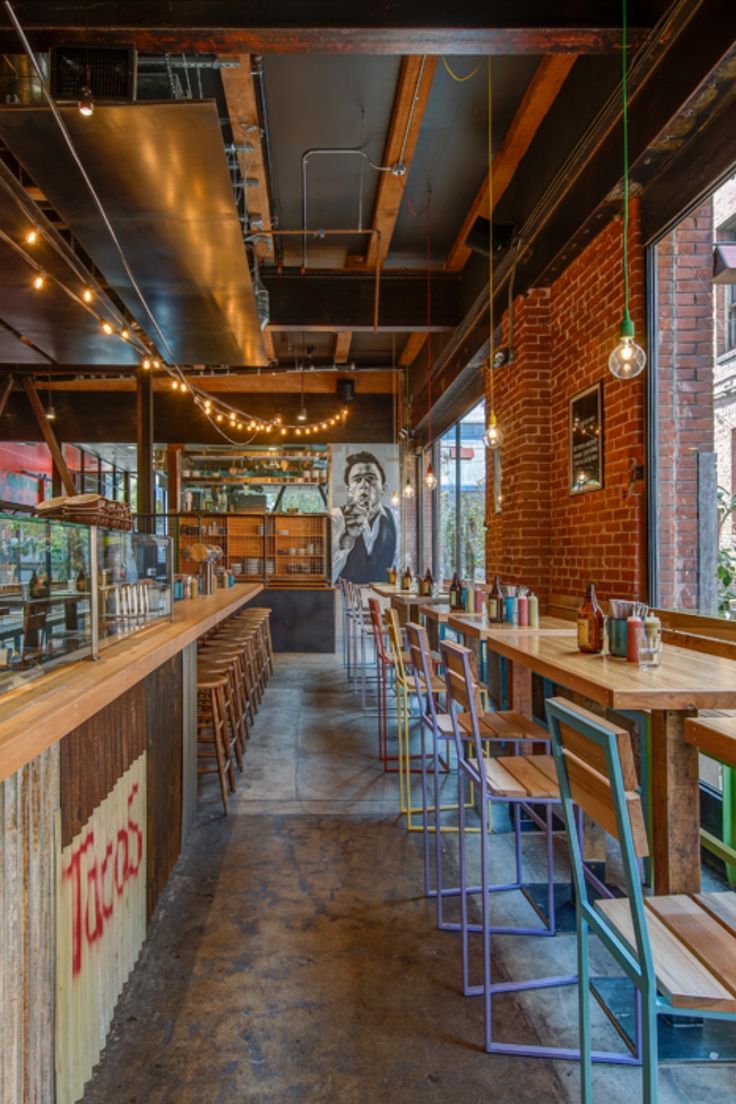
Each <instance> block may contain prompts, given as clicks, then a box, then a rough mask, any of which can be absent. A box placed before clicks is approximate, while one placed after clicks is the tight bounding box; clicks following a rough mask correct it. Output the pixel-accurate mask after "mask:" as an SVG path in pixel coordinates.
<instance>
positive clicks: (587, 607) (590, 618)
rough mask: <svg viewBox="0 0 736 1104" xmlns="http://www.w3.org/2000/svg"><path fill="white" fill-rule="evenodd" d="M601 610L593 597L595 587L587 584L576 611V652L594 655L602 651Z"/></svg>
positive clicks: (602, 618) (603, 619) (602, 622)
mask: <svg viewBox="0 0 736 1104" xmlns="http://www.w3.org/2000/svg"><path fill="white" fill-rule="evenodd" d="M604 621H605V618H604V616H603V610H602V609H601V607H600V606H599V605H598V599H597V598H596V596H595V585H594V584H593V583H588V585H587V586H586V588H585V598H584V600H583V604H582V605H581V607H580V609H579V610H578V650H579V651H581V652H588V653H593V654H594V653H596V652H602V651H603V624H604Z"/></svg>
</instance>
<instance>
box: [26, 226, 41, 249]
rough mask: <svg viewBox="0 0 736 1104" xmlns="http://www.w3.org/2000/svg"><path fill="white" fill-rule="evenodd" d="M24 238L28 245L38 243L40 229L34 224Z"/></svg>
mask: <svg viewBox="0 0 736 1104" xmlns="http://www.w3.org/2000/svg"><path fill="white" fill-rule="evenodd" d="M23 240H24V241H25V243H26V245H35V244H36V242H37V241H38V230H37V229H36V227H35V226H32V227H31V229H30V230H28V231H27V233H26V236H25V238H24V239H23Z"/></svg>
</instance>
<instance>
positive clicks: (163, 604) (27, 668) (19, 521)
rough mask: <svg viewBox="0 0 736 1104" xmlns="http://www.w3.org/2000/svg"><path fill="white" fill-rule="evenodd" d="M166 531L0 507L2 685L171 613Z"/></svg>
mask: <svg viewBox="0 0 736 1104" xmlns="http://www.w3.org/2000/svg"><path fill="white" fill-rule="evenodd" d="M171 569H172V552H171V541H170V540H169V539H168V538H167V537H161V536H154V535H153V534H148V533H135V532H121V531H120V530H111V529H102V528H99V527H97V526H87V525H79V524H75V523H72V522H66V521H56V520H54V521H52V520H45V519H43V518H37V517H32V516H29V515H0V693H3V692H5V691H7V690H10V689H13V688H14V687H15V686H17V685H20V684H22V683H23V682H25V681H26V680H27V679H29V678H33V677H34V676H36V675H38V674H40V673H41V672H43V671H46V670H49V669H51V668H52V667H54V666H56V665H58V664H59V663H64V662H70V661H72V660H76V659H81V658H83V657H84V656H93V657H94V656H96V655H97V654H98V649H99V647H100V646H101V645H104V643H106V642H107V643H110V642H112V641H113V640H118V639H120V638H121V637H122V636H127V635H130V634H131V633H134V632H137V631H139V630H140V629H141V628H144V627H146V626H147V625H149V624H151V623H152V622H154V621H156V620H158V619H160V618H162V617H170V616H171V611H172V605H171V602H172V585H171V584H172V581H171Z"/></svg>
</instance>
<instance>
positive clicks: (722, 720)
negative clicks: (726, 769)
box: [685, 713, 736, 766]
mask: <svg viewBox="0 0 736 1104" xmlns="http://www.w3.org/2000/svg"><path fill="white" fill-rule="evenodd" d="M685 742H686V743H688V744H694V745H695V747H697V748H698V749H699V750H700V751H701V752H702V753H703V754H704V755H710V756H711V757H712V758H713V759H720V760H721V761H722V762H725V763H729V764H731V765H733V766H736V715H729V714H727V713H721V714H720V715H718V716H707V717H706V716H704V715H703V713H699V714H698V716H697V717H689V718H688V719H687V720H686V721H685Z"/></svg>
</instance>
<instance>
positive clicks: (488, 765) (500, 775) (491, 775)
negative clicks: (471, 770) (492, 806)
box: [475, 759, 527, 797]
mask: <svg viewBox="0 0 736 1104" xmlns="http://www.w3.org/2000/svg"><path fill="white" fill-rule="evenodd" d="M475 766H476V767H477V766H478V764H477V761H476V762H475ZM482 767H483V770H485V772H486V781H487V782H488V786H489V788H490V789H491V790H492V791H493V793H494V794H497V795H498V796H499V797H526V796H527V791H526V787H525V786H522V784H521V783H520V782H518V781H517V779H516V777H515V776H514V775H513V774H509V772H508V771H507V770H506V768H505V767H504V764H503V762H502V761H501V760H500V759H484V760H483V764H482ZM479 773H480V772H479Z"/></svg>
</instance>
